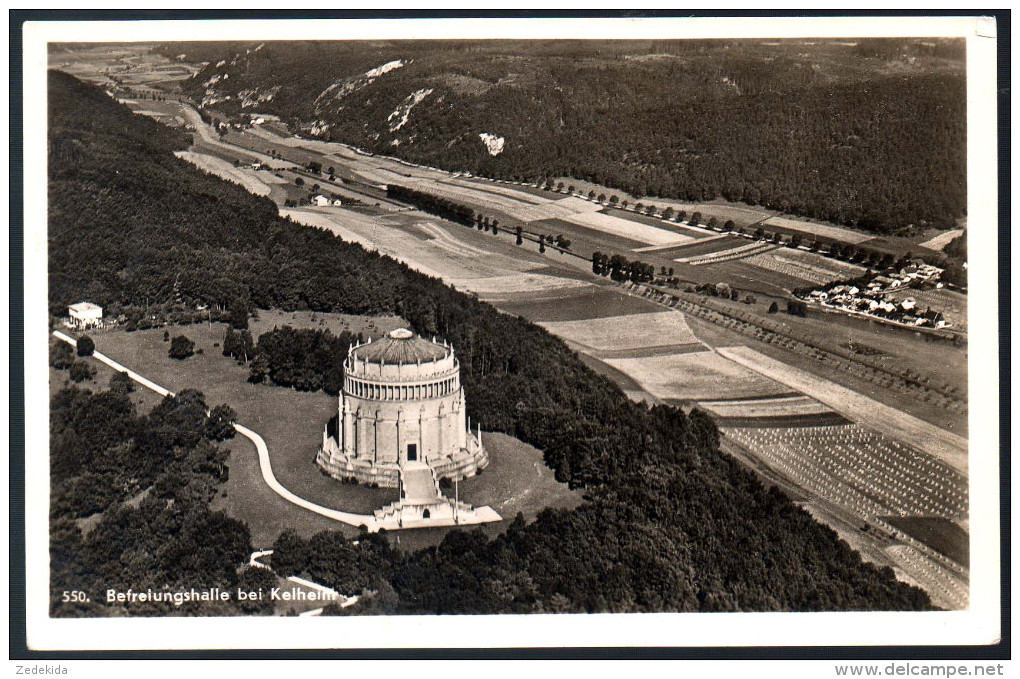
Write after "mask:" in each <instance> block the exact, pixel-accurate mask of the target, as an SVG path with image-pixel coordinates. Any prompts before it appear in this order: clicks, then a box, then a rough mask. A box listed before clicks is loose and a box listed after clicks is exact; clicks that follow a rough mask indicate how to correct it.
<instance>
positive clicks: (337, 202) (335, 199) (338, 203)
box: [333, 198, 344, 207]
mask: <svg viewBox="0 0 1020 679" xmlns="http://www.w3.org/2000/svg"><path fill="white" fill-rule="evenodd" d="M343 204H344V202H343V201H342V200H340V199H339V198H334V199H333V205H335V206H337V207H340V206H341V205H343Z"/></svg>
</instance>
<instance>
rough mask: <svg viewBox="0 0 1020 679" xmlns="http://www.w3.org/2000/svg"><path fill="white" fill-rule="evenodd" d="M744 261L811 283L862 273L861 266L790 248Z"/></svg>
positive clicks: (825, 281) (850, 276)
mask: <svg viewBox="0 0 1020 679" xmlns="http://www.w3.org/2000/svg"><path fill="white" fill-rule="evenodd" d="M745 261H746V262H747V263H748V264H753V265H754V266H757V267H761V268H762V269H766V270H768V271H775V272H778V273H782V274H785V275H787V276H790V277H791V278H799V279H801V280H803V281H804V282H805V283H809V284H812V285H820V284H822V283H827V282H829V281H833V280H844V279H848V278H855V277H857V276H860V275H861V274H862V273H864V268H863V267H860V266H856V265H854V264H848V263H845V262H839V261H836V260H833V259H829V258H826V257H823V256H822V255H817V254H814V253H811V252H804V251H803V250H794V249H790V248H784V249H782V250H775V251H773V252H766V253H763V254H760V255H755V256H754V257H748V258H747V260H745Z"/></svg>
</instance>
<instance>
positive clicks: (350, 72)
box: [160, 40, 966, 233]
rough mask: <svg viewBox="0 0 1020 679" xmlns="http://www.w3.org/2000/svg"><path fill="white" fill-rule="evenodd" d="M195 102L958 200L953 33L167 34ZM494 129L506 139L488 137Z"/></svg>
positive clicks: (335, 134) (640, 166) (501, 168)
mask: <svg viewBox="0 0 1020 679" xmlns="http://www.w3.org/2000/svg"><path fill="white" fill-rule="evenodd" d="M160 49H161V51H162V52H163V53H164V54H166V55H168V56H170V57H171V58H174V57H176V56H178V55H182V54H183V55H186V56H185V58H186V59H189V60H196V61H206V62H208V65H207V66H206V67H205V68H204V69H203V70H202V71H201V72H200V73H198V74H197V75H196V76H195V77H194V78H193V79H191V80H190V81H187V82H186V83H185V87H186V89H187V90H188V92H189V94H191V95H192V96H194V97H195V99H196V101H200V102H204V103H205V105H206V106H208V107H212V108H215V109H217V110H221V111H223V112H227V113H230V114H238V113H242V112H259V113H273V114H276V115H280V116H281V117H282V118H283V119H284V120H285V121H287V122H288V123H289V124H290V125H291V127H292V129H295V130H297V131H303V132H304V133H306V134H311V135H314V136H318V137H322V138H325V139H330V140H334V141H343V142H345V143H349V144H353V145H356V146H359V147H362V148H365V149H367V150H370V151H373V152H376V153H387V154H391V155H395V156H398V157H402V158H405V159H407V160H410V161H413V162H420V163H427V164H430V165H434V166H438V167H443V168H445V169H451V170H468V171H470V172H473V173H475V174H481V175H487V176H496V177H501V178H508V179H510V178H531V179H537V178H541V177H545V176H559V175H565V176H571V177H575V178H577V179H583V180H589V181H593V182H597V183H600V184H605V185H607V186H612V187H616V188H619V189H621V190H623V191H627V192H628V193H631V194H633V195H635V196H661V197H673V198H681V199H686V200H711V199H714V198H725V199H727V200H731V201H743V202H747V203H750V204H762V205H765V206H767V207H770V208H773V209H780V210H785V211H789V212H791V213H794V214H799V215H803V216H806V217H812V218H817V219H825V220H828V221H831V222H834V223H837V224H845V225H849V226H857V227H861V228H864V229H868V230H872V231H877V232H883V233H893V232H897V231H900V230H901V229H903V228H904V227H907V226H909V225H915V226H918V227H921V226H930V225H934V226H939V227H945V228H951V227H952V225H953V222H954V220H955V219H956V218H958V217H961V216H963V215H964V213H965V209H966V185H965V178H966V147H965V103H966V102H965V72H964V62H963V57H962V43H957V42H952V41H906V40H904V41H828V42H824V41H815V42H812V41H773V42H762V41H740V42H732V41H729V42H719V41H714V42H713V41H668V42H667V41H659V42H650V41H644V42H624V41H621V42H614V43H607V42H598V43H586V42H577V41H557V42H549V41H547V42H541V41H540V42H527V41H486V42H484V43H481V42H478V43H464V42H458V43H453V42H445V41H440V42H373V43H367V44H366V43H350V42H347V43H344V42H306V43H292V42H279V43H251V44H238V43H219V44H217V45H209V44H205V45H196V44H189V43H173V44H168V45H163V46H162V47H161V48H160ZM497 140H500V141H497Z"/></svg>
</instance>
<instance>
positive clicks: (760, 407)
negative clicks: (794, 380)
mask: <svg viewBox="0 0 1020 679" xmlns="http://www.w3.org/2000/svg"><path fill="white" fill-rule="evenodd" d="M698 407H700V408H702V409H703V410H707V411H708V412H710V413H712V414H713V415H718V416H719V417H748V418H759V417H787V416H791V415H820V414H822V413H830V412H832V409H831V408H829V407H828V406H827V405H825V404H823V403H819V402H818V401H816V400H814V399H813V398H811V397H809V396H803V395H800V394H798V395H793V396H782V397H779V398H758V399H744V400H738V401H733V400H730V401H700V402H699V403H698Z"/></svg>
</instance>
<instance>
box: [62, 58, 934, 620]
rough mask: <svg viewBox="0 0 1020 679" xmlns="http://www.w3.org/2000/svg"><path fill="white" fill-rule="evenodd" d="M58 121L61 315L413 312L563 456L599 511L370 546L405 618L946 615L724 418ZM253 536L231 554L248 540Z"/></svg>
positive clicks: (154, 135) (148, 131) (420, 325)
mask: <svg viewBox="0 0 1020 679" xmlns="http://www.w3.org/2000/svg"><path fill="white" fill-rule="evenodd" d="M49 107H50V108H49V114H50V138H51V146H50V152H51V157H50V161H51V164H50V167H51V182H50V201H51V206H52V210H53V211H52V212H51V214H50V223H49V229H50V232H51V233H52V234H55V236H54V238H53V239H52V240H51V241H50V253H51V254H50V275H51V281H52V282H51V286H50V295H51V299H50V302H51V305H53V307H54V308H59V307H63V306H66V304H67V303H68V301H69V300H74V301H78V300H80V299H89V300H91V301H95V302H98V303H101V304H105V303H107V302H111V301H116V302H117V303H119V304H122V305H124V306H125V307H132V306H138V305H142V304H145V305H152V304H169V303H175V301H176V300H184V302H186V303H187V304H199V303H201V304H216V303H218V304H224V305H227V306H228V307H229V306H230V305H231V304H233V303H234V302H235V301H236V302H237V304H238V305H240V306H239V307H238V308H247V307H245V306H244V305H247V304H252V305H254V306H255V307H258V308H281V309H287V310H293V309H315V310H321V311H333V312H347V313H351V312H353V313H363V312H387V313H393V314H399V315H401V316H402V317H403V318H405V319H406V320H407V321H408V322H409V323H410V325H411V327H412V328H413V329H414V330H416V331H417V332H419V333H421V334H423V335H433V334H435V335H438V336H440V337H443V338H445V339H446V340H448V341H450V342H452V343H453V344H454V345H455V346H456V347H457V349H458V357H459V359H460V362H461V375H462V382H463V384H464V388H465V390H466V392H467V402H468V408H469V415H470V416H471V418H472V421H475V422H478V423H480V424H481V426H482V428H484V429H486V430H489V431H500V432H507V433H509V434H512V435H514V436H516V437H518V438H520V439H521V440H523V441H525V442H527V443H529V444H531V445H534V446H535V447H537V448H539V449H541V450H543V451H544V455H545V459H546V462H547V464H548V465H549V466H550V467H551V468H552V469H554V470H555V473H556V477H557V478H558V479H560V480H561V481H565V482H568V483H570V484H571V485H572V486H574V487H582V488H584V489H586V497H587V501H586V504H585V505H584V506H583V507H582V508H581V509H579V510H577V511H549V512H545V513H543V514H542V515H541V516H540V517H539V518H538V519H537V520H536V521H535V522H533V523H531V524H530V525H521V522H515V523H514V524H513V526H511V528H512V530H509V531H508V532H507V533H506V534H505V535H504V536H503V537H501V538H499V539H498V540H495V541H492V542H488V541H486V540H485V539H484V538H482V537H481V536H479V535H477V534H461V533H456V532H455V533H453V534H451V535H450V536H449V537H447V538H446V540H445V541H444V544H443V545H442V546H440V547H439V548H438V549H427V550H424V551H421V552H417V553H413V554H410V555H407V556H406V557H402V558H401V559H395V558H390V557H389V556H385V552H384V557H385V558H383V557H379V556H378V555H376V554H361V550H362V549H369V547H367V546H366V547H364V548H362V547H360V546H359V547H358V548H357V549H355V550H354V553H355V555H356V558H359V559H360V558H365V559H370V560H372V559H374V561H373V563H378V562H381V565H380V566H379V568H378V570H377V571H372V572H371V573H369V575H372V576H373V577H375V576H376V575H377V576H378V578H381V579H382V580H385V581H386V582H387V583H388V587H389V588H390V589H391V590H392V591H393V593H394V597H395V598H394V603H393V605H395V606H397V607H398V608H399V609H400V610H406V611H421V612H437V611H457V612H483V611H485V612H487V611H512V610H565V611H624V610H627V611H652V610H832V609H840V610H842V609H855V610H856V609H867V610H871V609H895V610H915V609H926V608H928V607H929V606H930V602H929V600H928V597H927V595H925V594H924V593H923V592H922V591H920V590H919V589H916V588H913V587H909V586H907V585H904V584H902V583H900V582H898V581H897V580H896V579H895V577H894V575H893V572H892V571H891V570H890V569H888V568H885V569H881V570H880V569H877V568H875V567H873V566H871V565H868V564H865V563H863V562H862V560H861V558H860V555H859V554H857V553H856V552H854V551H852V550H851V549H850V548H849V547H848V546H847V545H846V543H844V542H842V541H841V540H839V539H838V537H837V535H836V534H835V532H833V531H832V530H830V529H828V528H826V527H823V526H821V525H820V524H818V523H816V522H815V521H814V520H813V519H812V518H811V517H810V515H809V514H807V513H806V512H805V511H803V510H802V509H800V508H798V507H797V506H795V505H794V504H793V503H792V502H790V500H789V499H788V498H787V497H786V496H785V495H783V494H782V493H781V492H779V491H777V490H775V489H769V488H766V487H765V486H763V485H762V483H761V482H760V481H759V480H758V478H757V477H756V476H755V475H754V474H753V473H752V472H750V471H748V470H746V469H745V468H744V467H742V466H741V465H740V464H738V463H737V462H736V461H735V460H733V459H732V458H730V457H728V456H726V455H723V454H722V453H720V452H719V449H718V442H719V434H718V431H717V429H716V428H715V425H714V423H713V422H712V421H711V419H710V418H709V417H708V416H706V415H705V414H704V413H702V412H700V411H697V410H695V411H693V412H692V413H690V414H689V415H687V414H685V413H684V412H682V411H681V410H680V409H678V408H673V407H668V406H656V407H653V408H649V407H648V406H646V405H643V404H638V403H634V402H632V401H630V400H629V399H628V398H627V397H626V396H625V395H624V394H623V392H622V391H620V389H619V388H618V387H616V386H615V385H614V384H613V383H611V382H610V381H609V380H607V379H605V378H604V377H602V376H600V375H597V374H596V373H595V372H593V371H592V370H590V369H589V368H587V367H586V366H585V365H584V364H583V363H582V362H581V361H580V359H579V358H578V357H577V355H576V354H574V353H573V352H571V351H570V350H569V349H568V348H567V347H566V345H565V344H564V343H563V342H562V341H560V340H559V339H557V338H555V337H553V336H552V335H550V334H549V333H548V332H547V331H545V330H544V329H543V328H541V327H538V326H536V325H533V324H531V323H529V322H527V321H525V320H524V319H521V318H519V317H513V316H507V315H503V314H500V313H499V312H497V311H496V310H495V309H494V308H493V307H491V306H489V305H487V304H485V303H482V302H479V301H477V300H475V299H473V298H472V297H470V296H468V295H465V294H463V293H459V292H457V291H455V290H453V289H451V288H449V287H446V286H444V285H443V284H442V283H441V282H440V281H439V280H437V279H434V278H430V277H427V276H424V275H422V274H419V273H417V272H414V271H412V270H410V269H408V268H407V267H406V266H404V265H403V264H400V263H398V262H395V261H393V260H391V259H389V258H386V257H383V256H381V255H379V254H377V253H372V252H367V251H365V250H364V249H362V248H361V247H360V246H358V245H355V244H351V243H346V242H344V241H342V240H341V239H339V238H337V237H335V236H333V235H332V234H330V233H328V232H326V231H324V230H320V229H315V228H309V227H304V226H300V225H297V224H294V223H292V222H290V221H289V220H287V219H284V218H281V217H279V216H278V215H277V213H276V212H275V209H274V207H273V205H272V203H270V202H269V201H268V200H266V199H261V198H257V197H254V196H251V195H250V194H248V193H246V192H245V191H244V190H243V189H241V188H240V187H237V186H234V185H232V184H229V183H227V182H224V181H221V180H219V179H217V178H215V177H212V176H210V175H206V174H204V173H202V172H201V171H199V170H197V169H196V168H194V167H193V166H191V165H189V164H187V163H185V162H184V161H182V160H178V159H177V158H175V157H174V156H173V155H172V151H173V150H174V149H175V148H180V146H181V145H182V144H184V143H186V141H185V140H184V139H182V138H181V137H179V136H177V135H173V134H168V133H165V132H164V131H163V130H162V128H160V127H159V126H158V124H157V123H154V122H152V121H151V120H149V119H146V118H143V117H141V116H132V115H130V114H128V113H127V111H126V109H124V108H123V107H122V106H120V105H118V104H117V103H116V102H115V101H113V100H112V99H111V98H109V97H107V96H106V95H105V94H103V93H102V92H101V91H100V90H98V89H96V88H93V87H90V86H86V85H84V84H83V83H81V82H79V81H78V80H76V79H74V78H72V77H71V76H68V75H65V74H61V73H51V75H50V89H49ZM69 150H73V152H69ZM235 325H238V323H237V319H235ZM295 341H296V339H295ZM302 341H304V338H302ZM266 388H272V387H266ZM111 520H113V519H111ZM125 520H126V519H125ZM237 530H238V534H237V535H236V536H234V537H233V538H231V540H229V541H228V540H226V539H224V540H223V542H224V544H234V541H237V544H241V543H243V542H244V539H243V533H244V531H243V528H242V527H238V529H237ZM133 535H134V534H133V533H123V534H122V535H121V537H120V539H121V540H122V542H123V543H128V542H130V541H131V540H133V539H141V538H136V537H132V536H133ZM290 537H293V536H290ZM146 539H147V538H146ZM323 540H324V541H325V542H328V543H329V544H333V545H336V550H337V552H338V555H337V556H336V558H335V561H332V562H330V563H321V562H320V561H319V560H318V558H317V557H312V558H309V559H303V557H301V556H300V554H299V553H297V552H301V544H304V541H298V540H292V542H294V543H295V549H296V550H297V551H296V552H295V554H293V555H291V559H292V566H291V568H293V569H295V570H297V571H302V572H308V573H310V574H313V575H314V577H315V578H319V579H321V580H320V581H322V582H325V583H329V582H334V578H339V577H349V574H339V571H340V570H341V566H340V565H339V564H341V563H344V562H343V561H342V559H341V556H342V555H343V554H346V553H347V552H348V551H350V550H349V546H345V544H344V543H343V541H342V539H341V537H340V536H338V535H332V536H327V537H326V538H323ZM330 541H332V542H330ZM298 543H300V544H298ZM363 544H368V543H363ZM372 544H375V543H372ZM341 547H342V549H341ZM125 548H126V547H125ZM376 548H378V549H381V550H385V546H384V545H383V546H378V545H377V547H376ZM323 549H329V546H328V545H326V547H324V548H323ZM345 550H346V551H345ZM286 552H287V550H285V549H281V551H280V552H279V553H278V554H274V559H283V560H286V558H287V554H286ZM72 553H73V552H72ZM309 553H311V554H313V555H314V554H324V553H330V552H321V551H314V550H313V551H312V552H309ZM333 558H334V557H330V559H333ZM352 558H354V557H352ZM276 563H280V562H279V561H277V562H276ZM330 573H333V575H330ZM372 584H373V586H374V584H376V583H375V582H373V583H372ZM359 586H360V585H359ZM348 593H350V592H348ZM352 612H356V611H352Z"/></svg>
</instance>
